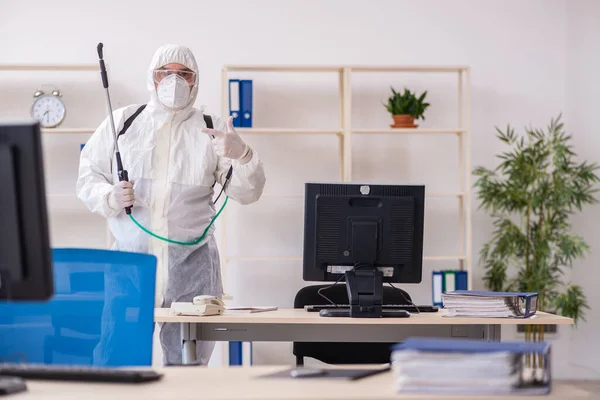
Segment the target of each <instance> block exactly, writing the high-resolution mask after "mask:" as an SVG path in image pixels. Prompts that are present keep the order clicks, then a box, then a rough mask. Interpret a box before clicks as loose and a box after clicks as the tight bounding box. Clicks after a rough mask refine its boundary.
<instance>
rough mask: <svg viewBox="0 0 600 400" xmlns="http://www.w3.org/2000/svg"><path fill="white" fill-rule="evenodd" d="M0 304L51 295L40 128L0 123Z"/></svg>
mask: <svg viewBox="0 0 600 400" xmlns="http://www.w3.org/2000/svg"><path fill="white" fill-rule="evenodd" d="M0 221H1V228H0V301H5V300H31V301H34V300H47V299H48V298H49V297H50V296H52V295H53V292H54V285H53V275H52V253H51V250H50V240H49V237H48V219H47V212H46V197H45V187H44V169H43V159H42V143H41V134H40V126H39V123H37V122H26V123H0Z"/></svg>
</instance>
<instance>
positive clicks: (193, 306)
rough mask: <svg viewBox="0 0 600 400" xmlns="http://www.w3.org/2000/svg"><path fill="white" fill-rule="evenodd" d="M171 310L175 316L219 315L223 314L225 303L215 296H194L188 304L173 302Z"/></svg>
mask: <svg viewBox="0 0 600 400" xmlns="http://www.w3.org/2000/svg"><path fill="white" fill-rule="evenodd" d="M171 310H172V311H173V312H174V313H175V314H176V315H198V316H199V315H221V314H223V313H224V312H225V303H223V301H222V300H221V299H218V298H216V297H215V296H209V295H201V296H196V297H194V299H193V300H192V302H191V303H189V302H173V303H171Z"/></svg>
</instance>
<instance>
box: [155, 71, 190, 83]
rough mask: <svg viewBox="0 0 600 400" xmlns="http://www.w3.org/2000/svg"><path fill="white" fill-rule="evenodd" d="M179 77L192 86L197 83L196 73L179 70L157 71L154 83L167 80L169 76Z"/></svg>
mask: <svg viewBox="0 0 600 400" xmlns="http://www.w3.org/2000/svg"><path fill="white" fill-rule="evenodd" d="M172 74H175V75H179V76H180V77H182V78H183V79H185V81H186V82H187V83H188V84H190V85H192V84H194V83H195V82H196V73H195V72H193V71H182V70H178V69H155V70H154V82H156V83H159V82H160V81H162V80H163V79H164V78H166V77H167V76H169V75H172Z"/></svg>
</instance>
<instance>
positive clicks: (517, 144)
mask: <svg viewBox="0 0 600 400" xmlns="http://www.w3.org/2000/svg"><path fill="white" fill-rule="evenodd" d="M496 131H497V132H498V135H497V136H498V138H499V139H500V140H501V141H502V142H504V144H506V145H507V146H508V147H509V149H508V150H507V151H505V152H503V153H501V154H499V155H498V156H497V158H499V159H500V165H499V166H498V167H497V168H495V169H493V170H490V169H487V168H483V167H478V168H476V169H475V170H474V172H473V173H474V175H475V176H477V180H476V183H475V187H476V188H477V189H478V194H477V196H478V199H479V200H480V201H481V207H482V208H483V209H485V210H486V211H487V212H489V213H490V214H491V216H492V217H493V219H494V227H495V229H494V232H493V236H492V238H491V240H490V241H489V242H488V243H487V244H485V245H484V246H483V248H482V250H481V263H482V264H483V265H484V267H485V269H486V274H485V278H484V279H485V283H486V286H487V287H488V288H489V289H490V290H494V291H504V290H507V291H514V290H516V291H524V292H537V293H538V309H539V310H541V311H552V312H556V313H559V314H561V315H564V316H568V317H572V318H573V319H574V321H575V323H577V321H578V320H579V319H582V320H584V321H585V318H584V311H585V309H589V306H588V304H587V301H586V297H585V295H584V293H583V290H582V288H581V287H580V286H578V285H572V284H570V283H566V284H565V283H564V282H563V279H562V276H563V273H564V269H565V268H571V267H572V266H573V262H574V261H575V260H576V259H578V258H581V257H583V256H584V254H585V252H586V251H587V250H588V245H587V244H586V243H585V241H584V239H583V238H582V237H580V236H577V235H575V234H574V233H573V232H572V231H571V225H570V223H569V218H570V216H572V215H573V214H574V213H575V212H578V211H581V210H582V207H583V206H584V205H589V204H593V203H596V202H597V200H596V198H595V197H594V194H595V192H596V189H595V188H594V184H595V183H596V182H598V176H597V175H596V173H595V171H596V170H597V169H598V166H597V165H596V164H589V163H587V162H585V161H584V162H581V163H577V162H575V161H574V157H576V154H575V153H574V152H573V148H572V146H571V145H570V140H571V136H570V135H567V134H566V133H565V130H564V124H563V123H562V122H560V115H559V116H558V117H557V118H556V119H552V121H551V122H550V125H549V126H548V127H547V131H543V130H540V129H526V133H525V135H522V136H521V135H517V134H515V131H514V130H513V129H512V128H511V127H510V126H509V127H507V128H506V131H505V132H502V131H501V130H499V129H498V128H496ZM542 328H543V327H541V326H528V327H526V336H527V339H528V340H537V339H538V338H539V340H543V337H544V331H543V329H542Z"/></svg>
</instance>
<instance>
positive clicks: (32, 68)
mask: <svg viewBox="0 0 600 400" xmlns="http://www.w3.org/2000/svg"><path fill="white" fill-rule="evenodd" d="M0 72H96V73H99V72H100V68H99V66H98V64H0ZM95 130H96V129H95V128H61V127H58V128H50V129H45V128H42V134H49V135H69V134H89V135H91V134H92V133H94V131H95ZM74 167H75V168H77V166H74ZM46 197H47V198H48V204H49V205H56V206H59V207H58V214H59V215H62V214H64V213H65V212H73V211H75V212H78V211H83V210H85V208H84V207H83V204H81V202H79V200H78V199H77V197H76V195H75V193H72V194H70V193H47V195H46ZM54 208H55V207H54ZM111 238H112V236H111V235H110V230H109V229H108V224H107V234H106V243H107V246H108V245H109V244H110V242H111Z"/></svg>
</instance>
